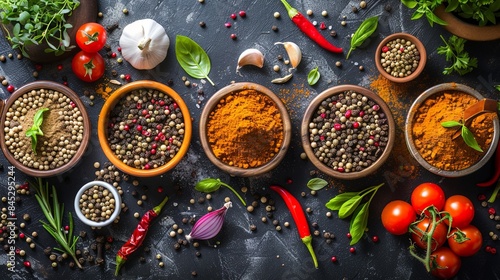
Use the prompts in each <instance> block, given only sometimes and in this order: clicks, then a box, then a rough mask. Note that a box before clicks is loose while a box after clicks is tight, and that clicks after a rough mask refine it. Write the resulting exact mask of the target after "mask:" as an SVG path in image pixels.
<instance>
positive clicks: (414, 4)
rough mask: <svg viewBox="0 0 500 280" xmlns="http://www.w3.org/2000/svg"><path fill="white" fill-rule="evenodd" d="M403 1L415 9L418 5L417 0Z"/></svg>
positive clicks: (402, 1) (402, 0)
mask: <svg viewBox="0 0 500 280" xmlns="http://www.w3.org/2000/svg"><path fill="white" fill-rule="evenodd" d="M401 3H403V4H404V5H405V6H406V7H408V8H410V9H413V8H415V7H416V6H417V1H414V0H401Z"/></svg>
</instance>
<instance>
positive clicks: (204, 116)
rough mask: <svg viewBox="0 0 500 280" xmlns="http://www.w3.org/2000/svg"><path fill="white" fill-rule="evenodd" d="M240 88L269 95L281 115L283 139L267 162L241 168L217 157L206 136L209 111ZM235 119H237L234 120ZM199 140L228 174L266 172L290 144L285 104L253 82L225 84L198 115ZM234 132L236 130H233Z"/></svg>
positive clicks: (289, 123) (218, 165)
mask: <svg viewBox="0 0 500 280" xmlns="http://www.w3.org/2000/svg"><path fill="white" fill-rule="evenodd" d="M242 90H255V91H257V92H259V93H261V94H263V95H266V96H267V97H269V98H270V99H271V100H272V101H273V102H274V103H275V105H276V107H278V109H279V112H280V115H281V120H282V123H283V140H282V143H281V144H280V147H279V151H278V152H277V153H276V155H275V156H274V157H273V158H272V159H271V160H270V161H269V162H267V163H265V164H263V165H260V166H257V167H249V168H242V167H237V166H235V165H229V164H228V163H225V162H223V161H222V160H220V159H219V158H217V157H216V156H215V154H214V152H213V150H212V147H211V145H210V143H209V140H208V136H207V123H208V121H209V116H210V113H211V112H212V111H213V110H214V109H215V108H216V106H217V105H218V104H219V102H220V101H221V99H223V98H225V97H227V96H230V95H231V94H234V93H235V92H239V91H242ZM234 121H237V120H234ZM199 129H200V141H201V145H202V147H203V150H204V151H205V154H206V155H207V157H208V158H209V160H210V161H211V162H212V163H213V164H214V165H215V166H217V167H218V168H220V169H221V170H223V171H225V172H227V173H229V174H230V175H233V176H239V177H251V176H258V175H262V174H264V173H266V172H269V171H271V170H272V169H274V168H275V167H276V166H277V165H278V164H279V163H280V162H281V161H282V160H283V158H284V157H285V154H286V151H287V150H288V147H289V145H290V139H291V136H292V135H291V130H292V126H291V122H290V117H289V115H288V112H287V110H286V107H285V105H284V104H283V103H282V102H281V100H280V99H279V98H278V97H277V96H276V95H275V94H274V93H273V92H272V91H270V90H269V89H268V88H266V87H264V86H262V85H259V84H255V83H249V82H243V83H234V84H231V85H229V86H226V87H224V88H222V89H221V90H219V91H218V92H217V93H215V94H214V95H213V96H212V97H211V98H210V99H209V100H208V102H207V104H206V105H205V108H203V111H202V113H201V117H200V127H199ZM235 133H236V132H235Z"/></svg>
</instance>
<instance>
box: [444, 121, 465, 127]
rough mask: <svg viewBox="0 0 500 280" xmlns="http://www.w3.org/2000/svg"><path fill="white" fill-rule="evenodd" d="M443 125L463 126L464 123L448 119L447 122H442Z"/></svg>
mask: <svg viewBox="0 0 500 280" xmlns="http://www.w3.org/2000/svg"><path fill="white" fill-rule="evenodd" d="M441 125H442V126H443V127H455V126H461V125H462V124H461V123H460V122H457V121H446V122H442V123H441Z"/></svg>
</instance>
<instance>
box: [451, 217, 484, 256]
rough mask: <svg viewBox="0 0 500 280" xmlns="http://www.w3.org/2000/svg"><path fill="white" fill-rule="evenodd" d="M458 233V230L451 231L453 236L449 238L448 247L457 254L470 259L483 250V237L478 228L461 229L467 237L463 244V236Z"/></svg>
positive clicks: (471, 226)
mask: <svg viewBox="0 0 500 280" xmlns="http://www.w3.org/2000/svg"><path fill="white" fill-rule="evenodd" d="M457 231H458V230H457V229H453V230H452V231H451V236H450V237H449V238H448V245H449V246H450V249H451V250H452V251H453V252H454V253H455V254H457V255H459V256H461V257H469V256H472V255H474V254H475V253H477V252H478V251H479V250H480V249H481V246H482V245H483V235H482V234H481V232H480V231H479V229H477V227H475V226H473V225H468V226H466V227H464V228H460V231H461V232H463V234H464V235H465V236H464V239H465V240H463V242H461V241H462V240H461V239H462V238H461V235H460V233H457Z"/></svg>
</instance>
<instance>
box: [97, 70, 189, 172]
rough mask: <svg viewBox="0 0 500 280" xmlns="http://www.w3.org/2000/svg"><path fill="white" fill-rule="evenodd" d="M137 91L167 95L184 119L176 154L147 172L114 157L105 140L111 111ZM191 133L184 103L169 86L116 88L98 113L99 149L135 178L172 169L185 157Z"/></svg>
mask: <svg viewBox="0 0 500 280" xmlns="http://www.w3.org/2000/svg"><path fill="white" fill-rule="evenodd" d="M138 89H155V90H158V91H161V92H163V93H165V94H167V95H168V96H170V97H171V98H172V99H173V100H174V101H175V102H176V103H177V105H178V106H179V108H180V109H181V112H182V116H183V117H184V139H183V141H182V144H181V147H180V148H179V151H178V152H177V154H176V155H175V156H174V157H173V158H172V159H170V160H169V161H168V162H166V163H165V164H164V165H162V166H160V167H158V168H152V169H148V170H143V169H138V168H135V167H131V166H128V165H127V164H125V163H123V162H122V161H121V160H120V159H118V158H117V157H116V156H115V154H114V153H113V151H112V150H111V147H110V146H109V144H108V140H107V139H108V138H107V127H108V120H109V115H110V113H111V111H112V110H113V108H114V107H115V105H116V104H117V103H118V101H120V99H121V98H122V97H124V96H126V95H127V94H129V93H130V92H131V91H133V90H138ZM192 131H193V130H192V123H191V115H190V112H189V109H188V107H187V105H186V103H185V102H184V100H183V99H182V98H181V97H180V95H179V94H178V93H177V92H176V91H175V90H173V89H172V88H170V87H169V86H166V85H164V84H162V83H159V82H155V81H150V80H140V81H135V82H131V83H128V84H126V85H123V86H121V87H120V88H118V89H117V90H116V91H115V92H113V94H111V95H110V96H109V98H108V99H107V100H106V102H104V105H103V106H102V109H101V112H100V113H99V118H98V120H97V136H98V138H99V144H100V145H101V148H102V150H103V152H104V154H105V155H106V157H107V158H108V160H109V161H111V163H112V164H113V165H115V166H116V167H117V168H118V169H120V170H121V171H123V172H124V173H126V174H129V175H132V176H136V177H154V176H157V175H161V174H164V173H166V172H167V171H169V170H171V169H173V168H174V167H175V166H176V165H177V164H179V162H180V161H181V160H182V158H184V156H185V155H186V153H187V151H188V149H189V145H190V143H191V136H192Z"/></svg>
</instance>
